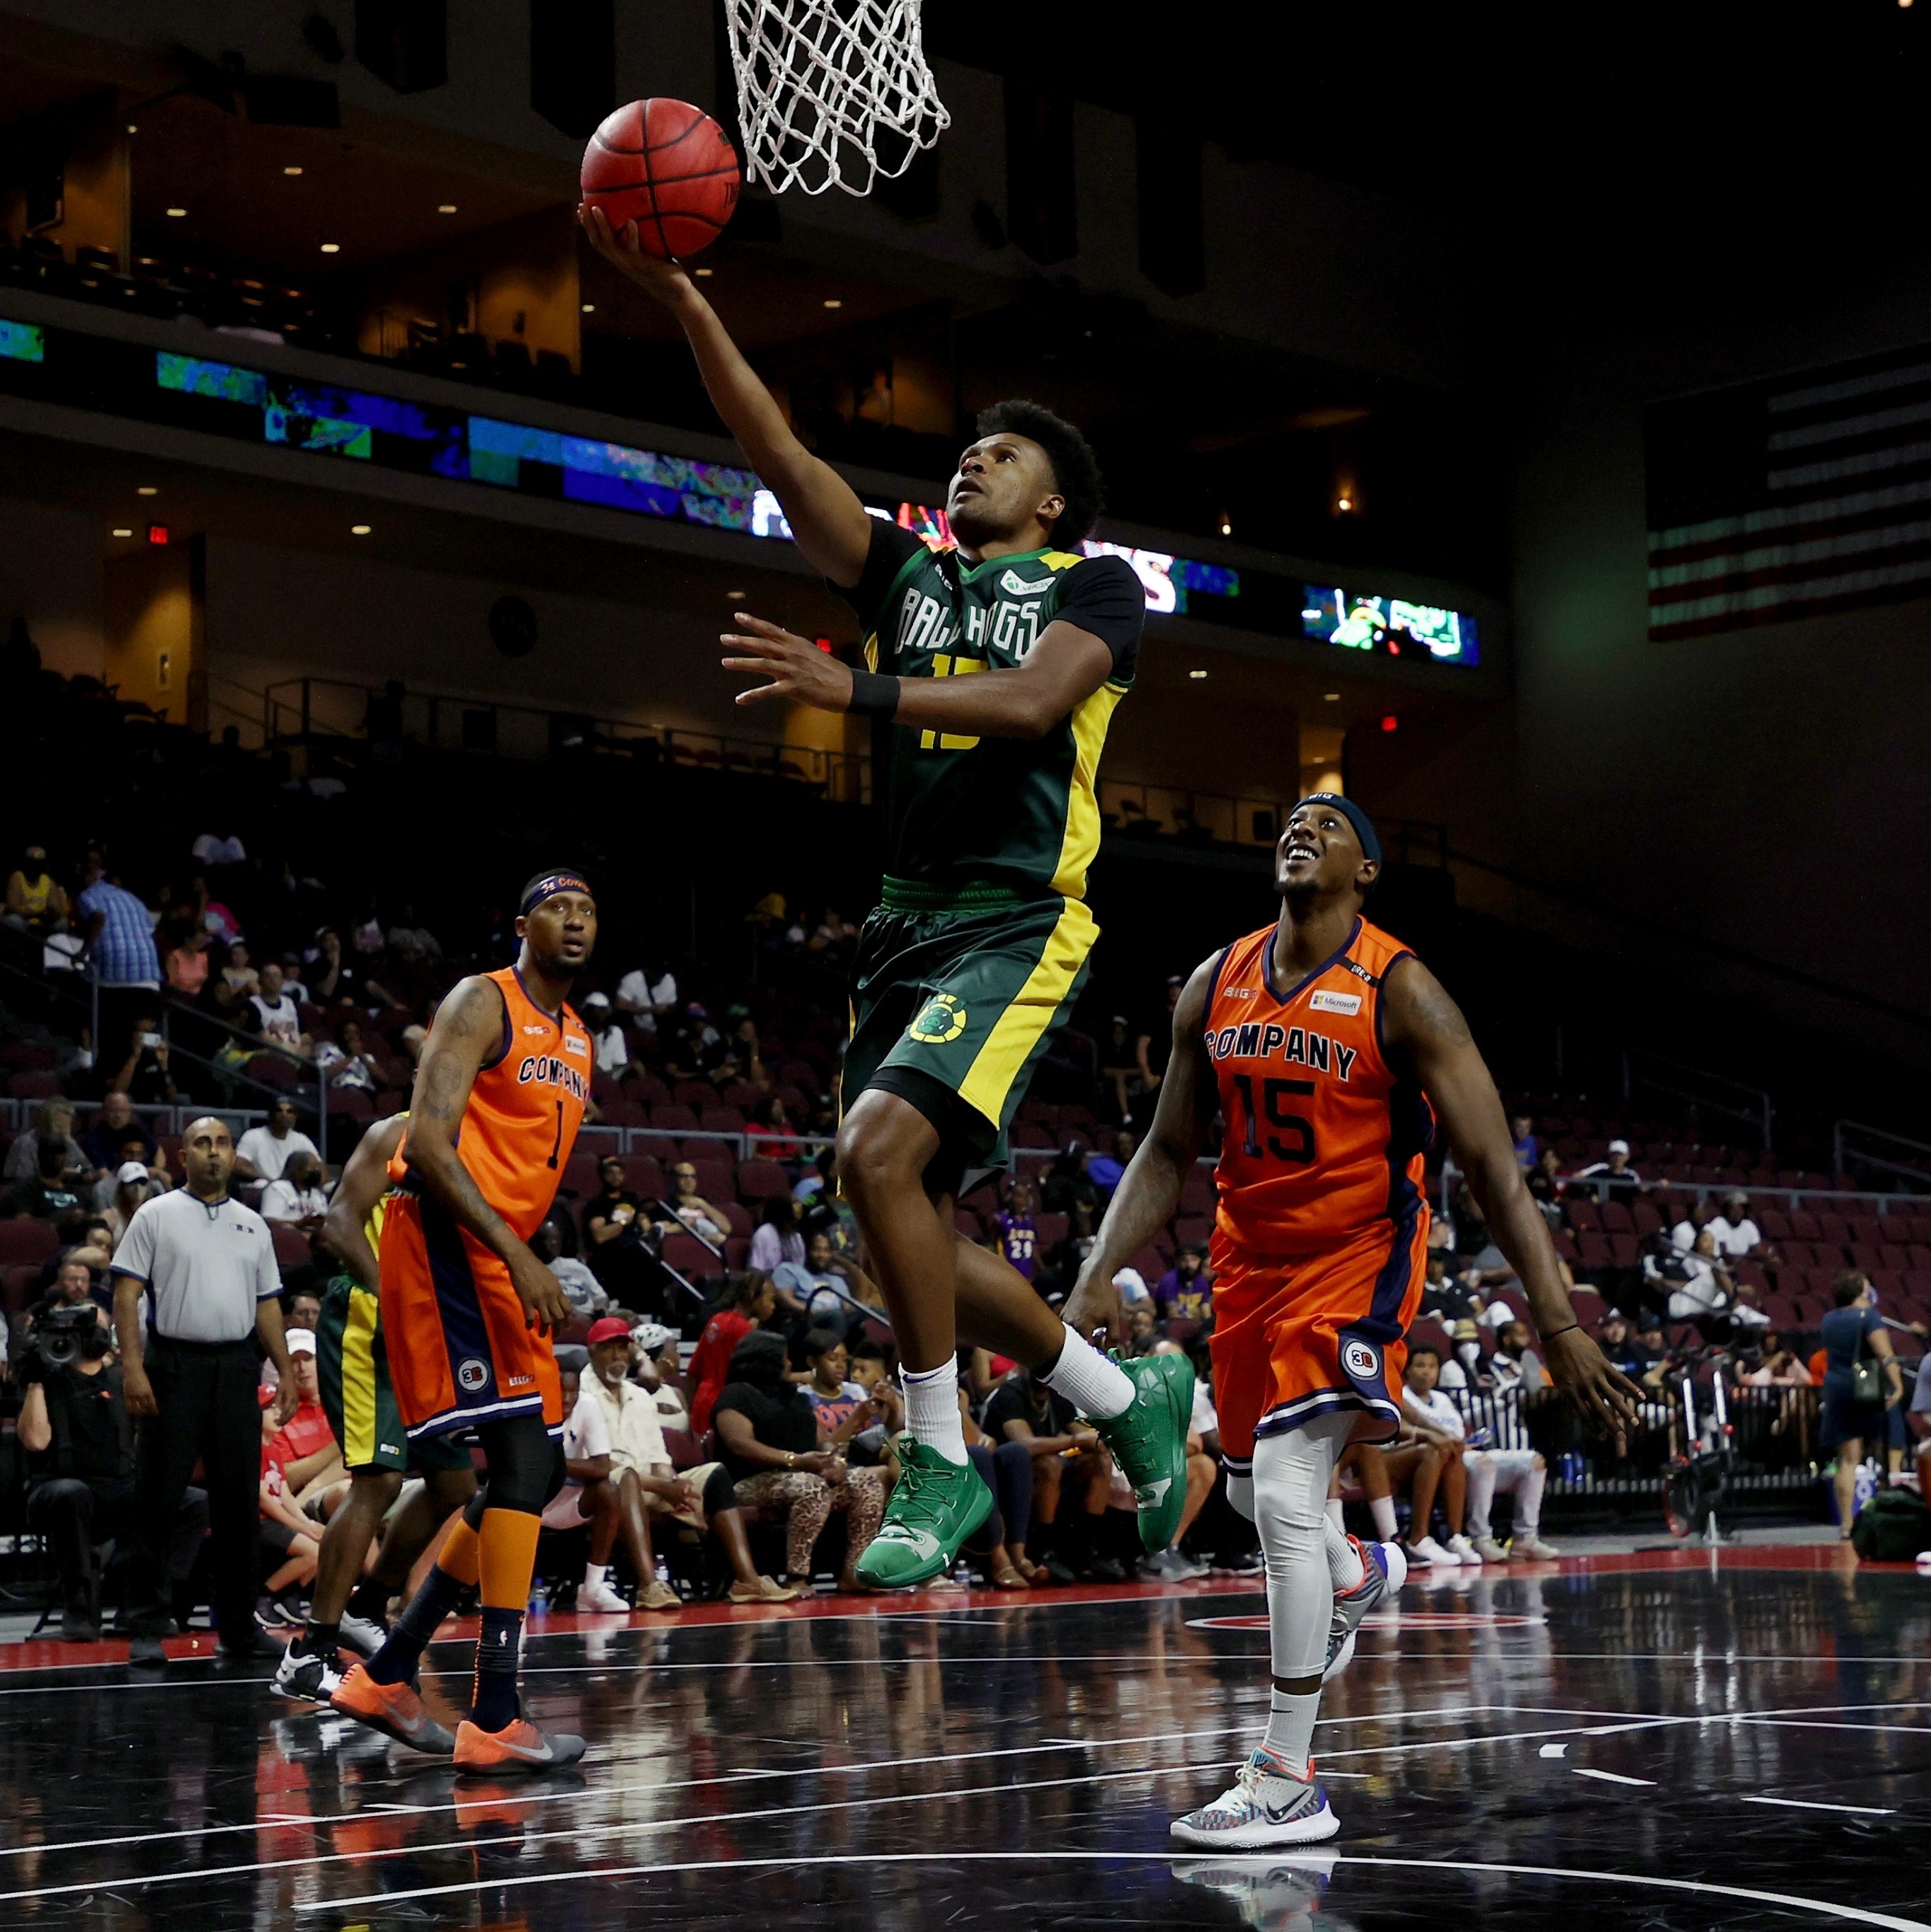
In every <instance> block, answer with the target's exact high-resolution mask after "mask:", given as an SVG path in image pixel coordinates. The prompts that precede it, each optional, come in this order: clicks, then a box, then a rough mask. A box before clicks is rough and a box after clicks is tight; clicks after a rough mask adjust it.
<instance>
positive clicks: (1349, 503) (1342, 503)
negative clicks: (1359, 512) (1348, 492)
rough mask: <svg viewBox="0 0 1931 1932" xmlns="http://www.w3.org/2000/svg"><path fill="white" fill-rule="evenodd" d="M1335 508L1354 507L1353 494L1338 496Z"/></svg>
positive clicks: (1345, 508)
mask: <svg viewBox="0 0 1931 1932" xmlns="http://www.w3.org/2000/svg"><path fill="white" fill-rule="evenodd" d="M1335 508H1336V509H1338V510H1351V509H1353V508H1354V499H1353V497H1352V496H1337V497H1336V498H1335Z"/></svg>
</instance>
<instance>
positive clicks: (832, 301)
mask: <svg viewBox="0 0 1931 1932" xmlns="http://www.w3.org/2000/svg"><path fill="white" fill-rule="evenodd" d="M824 305H825V307H826V308H843V307H844V306H845V305H844V304H843V303H842V302H840V301H839V299H838V298H837V297H836V296H826V297H825V299H824Z"/></svg>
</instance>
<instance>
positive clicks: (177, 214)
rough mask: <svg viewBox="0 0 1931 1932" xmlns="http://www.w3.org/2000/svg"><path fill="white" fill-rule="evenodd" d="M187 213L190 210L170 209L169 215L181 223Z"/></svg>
mask: <svg viewBox="0 0 1931 1932" xmlns="http://www.w3.org/2000/svg"><path fill="white" fill-rule="evenodd" d="M187 212H188V210H187V209H186V208H170V209H169V210H168V213H169V214H170V215H171V216H172V217H173V218H174V219H175V220H177V221H179V220H180V219H181V217H182V216H183V215H184V214H186V213H187Z"/></svg>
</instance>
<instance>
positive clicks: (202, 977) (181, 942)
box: [161, 926, 209, 1000]
mask: <svg viewBox="0 0 1931 1932" xmlns="http://www.w3.org/2000/svg"><path fill="white" fill-rule="evenodd" d="M208 947H209V932H208V929H207V928H206V926H190V927H189V928H188V930H187V931H186V932H184V933H183V934H182V935H181V937H180V938H179V939H178V940H176V941H175V943H174V944H173V945H172V946H170V947H169V948H168V950H167V957H166V958H165V959H164V960H163V961H162V962H161V968H162V971H163V972H164V974H165V975H166V977H167V983H168V987H169V989H170V991H171V992H176V993H179V995H181V996H182V998H183V999H185V1000H198V999H200V997H201V994H202V989H203V988H204V987H206V985H207V984H208Z"/></svg>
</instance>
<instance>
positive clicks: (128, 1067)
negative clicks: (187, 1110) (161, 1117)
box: [102, 1006, 180, 1107]
mask: <svg viewBox="0 0 1931 1932" xmlns="http://www.w3.org/2000/svg"><path fill="white" fill-rule="evenodd" d="M102 1031H106V1028H105V1027H103V1028H102ZM169 1057H170V1054H169V1047H168V1043H167V1040H165V1039H164V1038H163V1037H162V1035H161V1015H160V1013H158V1012H157V1011H156V1010H155V1009H154V1008H153V1007H151V1006H149V1007H137V1009H136V1010H135V1013H134V1025H133V1028H132V1029H131V1032H130V1034H129V1037H128V1056H127V1058H126V1059H125V1060H124V1061H122V1063H121V1065H120V1067H119V1069H118V1070H116V1072H115V1073H114V1074H113V1076H112V1077H111V1078H110V1079H109V1081H108V1082H107V1091H108V1092H109V1093H110V1094H126V1095H127V1097H128V1099H129V1100H133V1101H135V1102H137V1103H139V1104H140V1105H141V1106H150V1107H152V1106H163V1105H165V1104H166V1103H169V1102H171V1101H173V1100H178V1099H179V1097H180V1093H179V1089H178V1088H176V1085H175V1084H174V1075H173V1070H172V1069H171V1068H170V1064H169Z"/></svg>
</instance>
